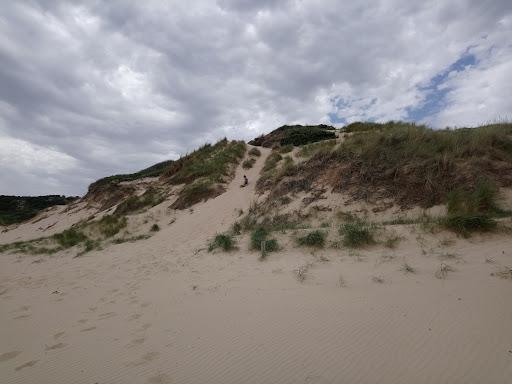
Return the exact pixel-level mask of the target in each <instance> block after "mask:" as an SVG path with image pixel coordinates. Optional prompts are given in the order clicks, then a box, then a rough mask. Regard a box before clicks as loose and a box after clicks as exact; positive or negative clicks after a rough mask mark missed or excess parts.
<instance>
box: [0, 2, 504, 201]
mask: <svg viewBox="0 0 512 384" xmlns="http://www.w3.org/2000/svg"><path fill="white" fill-rule="evenodd" d="M0 10H1V12H0V147H1V149H2V151H1V154H0V165H1V168H0V193H16V194H39V193H41V194H42V193H67V194H81V193H83V192H84V191H85V189H86V187H87V184H88V183H90V182H91V181H93V180H94V179H96V178H98V177H101V176H104V175H108V174H112V173H119V172H129V171H135V170H137V169H140V168H142V167H145V166H148V165H151V164H153V163H155V162H157V161H160V160H164V159H167V158H174V157H176V156H178V155H179V154H181V153H185V152H187V151H189V150H191V149H193V148H194V147H196V146H197V145H199V144H202V143H204V142H205V141H213V140H216V139H219V138H221V137H223V136H226V135H227V136H228V137H233V138H245V139H247V138H251V137H254V136H256V135H258V134H259V133H261V132H263V131H268V130H271V129H273V128H275V127H276V126H278V125H280V124H284V123H294V122H302V123H307V122H312V123H315V122H329V121H330V119H334V121H342V122H343V121H353V120H356V119H376V120H388V119H407V118H408V117H409V116H410V115H409V113H410V111H414V110H420V109H421V110H423V111H425V110H427V109H426V108H424V107H423V109H422V106H424V105H429V103H430V102H431V99H432V98H435V97H437V96H439V95H441V94H442V102H441V101H440V102H439V103H437V104H436V105H441V106H442V108H440V109H439V111H437V110H436V111H435V113H433V114H432V115H429V116H427V117H425V121H426V122H429V123H432V124H434V125H438V126H443V125H462V124H465V125H474V124H478V123H481V122H482V121H486V120H490V119H493V118H497V117H503V116H504V115H506V114H507V113H509V112H508V111H510V109H511V106H512V105H511V103H512V102H511V101H510V97H509V96H510V94H511V89H510V85H509V84H510V81H506V79H510V78H511V75H512V73H511V72H512V69H511V64H510V63H511V62H512V61H511V60H512V48H511V46H510V43H509V42H508V40H509V38H508V36H510V35H511V33H512V12H511V6H510V5H509V2H508V1H501V2H500V1H493V2H477V1H465V0H457V1H445V2H440V1H425V2H411V1H405V0H386V1H384V0H383V1H379V2H372V3H371V5H369V4H362V3H361V2H356V1H353V2H352V1H343V2H341V1H328V0H325V1H271V0H267V1H249V0H239V1H235V0H219V1H218V2H213V1H193V2H183V1H173V2H161V1H145V2H125V1H108V2H104V1H84V2H67V1H26V2H21V1H20V2H3V3H2V4H0ZM467 54H470V55H472V56H473V57H475V65H472V66H467V67H465V68H463V69H462V70H459V71H454V72H453V73H448V74H446V75H445V76H444V77H443V82H439V83H437V82H433V81H434V80H433V79H435V78H436V75H439V74H440V73H446V71H447V70H448V69H449V68H451V66H452V65H453V63H455V62H457V61H458V60H459V59H460V58H461V57H462V56H463V55H467ZM427 90H428V91H427ZM505 117H506V116H505Z"/></svg>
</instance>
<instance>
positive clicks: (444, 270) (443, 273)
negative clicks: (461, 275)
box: [435, 263, 455, 279]
mask: <svg viewBox="0 0 512 384" xmlns="http://www.w3.org/2000/svg"><path fill="white" fill-rule="evenodd" d="M454 271H455V269H454V268H453V267H452V266H450V265H448V264H445V263H441V265H440V266H439V268H438V269H437V270H436V272H435V276H436V277H437V278H438V279H446V277H447V276H448V272H454Z"/></svg>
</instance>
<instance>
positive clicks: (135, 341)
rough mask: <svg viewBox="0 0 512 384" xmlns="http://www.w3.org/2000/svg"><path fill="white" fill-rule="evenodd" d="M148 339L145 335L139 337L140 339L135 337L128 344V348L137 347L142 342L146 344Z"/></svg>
mask: <svg viewBox="0 0 512 384" xmlns="http://www.w3.org/2000/svg"><path fill="white" fill-rule="evenodd" d="M145 341H146V339H145V338H144V337H139V338H138V339H134V340H132V341H131V342H130V343H129V344H128V345H127V346H126V348H131V347H135V346H137V345H141V344H144V342H145Z"/></svg>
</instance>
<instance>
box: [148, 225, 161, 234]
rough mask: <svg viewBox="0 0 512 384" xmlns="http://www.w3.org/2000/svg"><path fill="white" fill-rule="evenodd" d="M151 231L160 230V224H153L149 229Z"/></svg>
mask: <svg viewBox="0 0 512 384" xmlns="http://www.w3.org/2000/svg"><path fill="white" fill-rule="evenodd" d="M149 230H150V231H151V232H158V231H159V230H160V226H159V225H158V224H156V223H155V224H153V225H152V226H151V228H150V229H149Z"/></svg>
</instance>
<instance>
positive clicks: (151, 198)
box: [114, 188, 165, 215]
mask: <svg viewBox="0 0 512 384" xmlns="http://www.w3.org/2000/svg"><path fill="white" fill-rule="evenodd" d="M164 200H165V197H164V196H163V195H162V194H161V193H159V192H158V191H156V190H155V189H153V188H149V189H148V190H147V191H146V192H144V193H143V194H142V195H141V196H130V197H128V198H127V199H126V200H124V201H122V202H121V203H120V204H119V205H118V206H117V207H116V210H115V211H114V215H127V214H130V213H134V212H138V211H140V210H142V209H143V208H145V207H154V206H155V205H158V204H160V203H161V202H162V201H164Z"/></svg>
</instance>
